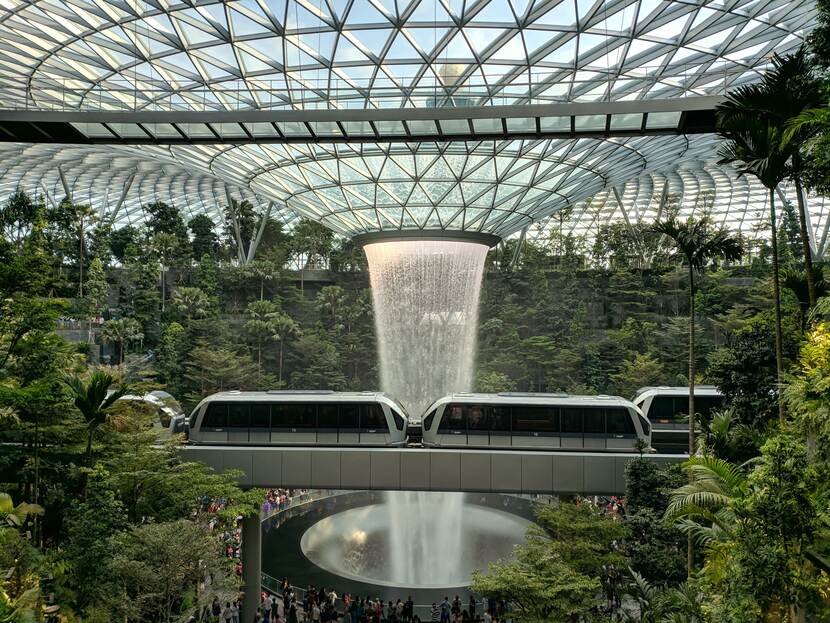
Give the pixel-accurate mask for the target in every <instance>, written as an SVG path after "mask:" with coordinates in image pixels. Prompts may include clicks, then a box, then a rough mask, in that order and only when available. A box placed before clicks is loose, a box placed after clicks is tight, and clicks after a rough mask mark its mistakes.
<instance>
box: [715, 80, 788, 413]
mask: <svg viewBox="0 0 830 623" xmlns="http://www.w3.org/2000/svg"><path fill="white" fill-rule="evenodd" d="M767 97H768V96H767V93H766V91H765V90H764V88H763V86H762V85H758V84H752V85H744V86H741V87H738V88H737V89H735V91H733V92H731V93H730V94H729V95H728V96H727V98H726V101H725V102H724V103H723V104H720V105H719V106H718V108H717V114H718V134H719V135H720V136H721V137H723V138H724V139H726V142H725V143H724V144H723V145H722V146H721V149H720V156H721V158H720V160H719V161H718V163H719V164H737V165H738V175H746V174H748V173H749V174H752V175H754V176H755V177H757V178H758V180H759V181H760V182H761V183H762V184H763V185H764V186H765V187H766V188H767V190H768V191H769V211H770V225H771V230H772V231H771V234H772V295H773V298H774V303H775V366H776V369H777V373H778V382H779V383H781V381H782V377H783V374H784V352H783V337H782V333H781V284H780V274H779V266H778V264H779V262H778V234H777V231H778V223H777V221H776V216H775V189H776V188H777V187H778V184H780V183H781V181H782V180H783V179H784V178H785V177H786V175H787V162H788V160H789V159H790V156H791V152H792V149H791V148H787V147H785V146H784V143H783V138H784V131H785V130H784V128H783V127H781V126H780V125H779V124H777V123H776V122H775V121H774V120H772V119H770V117H769V115H763V114H759V113H758V106H757V104H755V102H758V101H763V100H765V99H766V98H767ZM784 417H785V413H784V400H783V399H782V398H781V397H780V395H779V398H778V418H779V420H781V421H782V422H783V421H784Z"/></svg>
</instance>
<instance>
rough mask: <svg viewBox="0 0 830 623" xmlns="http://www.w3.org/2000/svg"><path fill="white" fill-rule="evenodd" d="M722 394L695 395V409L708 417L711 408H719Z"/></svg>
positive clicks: (721, 402)
mask: <svg viewBox="0 0 830 623" xmlns="http://www.w3.org/2000/svg"><path fill="white" fill-rule="evenodd" d="M722 404H723V396H695V411H697V412H698V413H700V414H701V415H703V416H704V417H706V418H708V417H710V416H711V413H712V409H720V408H721V405H722Z"/></svg>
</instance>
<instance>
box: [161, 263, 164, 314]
mask: <svg viewBox="0 0 830 623" xmlns="http://www.w3.org/2000/svg"><path fill="white" fill-rule="evenodd" d="M161 313H162V314H163V313H164V265H163V264H162V266H161Z"/></svg>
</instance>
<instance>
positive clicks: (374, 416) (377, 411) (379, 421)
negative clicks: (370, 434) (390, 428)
mask: <svg viewBox="0 0 830 623" xmlns="http://www.w3.org/2000/svg"><path fill="white" fill-rule="evenodd" d="M360 429H361V430H363V431H385V430H386V429H387V426H386V416H384V415H383V409H382V408H381V406H380V405H378V404H374V405H364V406H363V409H362V410H361V414H360Z"/></svg>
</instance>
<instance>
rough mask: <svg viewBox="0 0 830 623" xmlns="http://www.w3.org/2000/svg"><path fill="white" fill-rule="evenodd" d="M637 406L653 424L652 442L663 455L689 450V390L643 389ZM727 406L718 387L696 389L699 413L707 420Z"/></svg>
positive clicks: (667, 388)
mask: <svg viewBox="0 0 830 623" xmlns="http://www.w3.org/2000/svg"><path fill="white" fill-rule="evenodd" d="M633 402H634V404H635V405H637V407H639V408H640V410H641V411H642V412H643V414H644V415H645V416H646V417H647V418H648V420H649V422H651V427H652V442H653V444H654V447H655V448H656V449H657V450H658V451H659V452H668V453H685V452H688V451H689V418H688V415H687V414H688V413H689V388H688V387H685V386H684V387H667V386H661V387H642V388H640V389H638V390H637V393H636V394H635V396H634V400H633ZM722 404H723V394H721V392H720V391H719V390H718V389H717V387H715V386H714V385H696V386H695V411H697V413H699V414H700V415H701V416H703V417H704V418H706V419H709V418H711V413H712V411H713V410H714V409H718V408H720V407H721V405H722Z"/></svg>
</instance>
